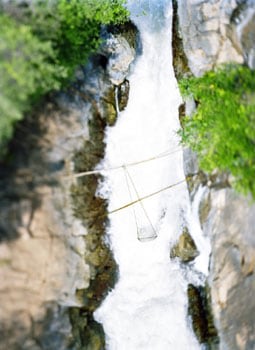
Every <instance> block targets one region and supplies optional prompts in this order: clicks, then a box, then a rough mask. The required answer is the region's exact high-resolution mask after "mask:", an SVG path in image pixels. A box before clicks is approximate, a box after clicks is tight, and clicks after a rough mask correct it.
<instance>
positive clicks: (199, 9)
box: [178, 0, 255, 76]
mask: <svg viewBox="0 0 255 350" xmlns="http://www.w3.org/2000/svg"><path fill="white" fill-rule="evenodd" d="M178 15H179V32H180V35H181V37H182V40H183V48H184V52H185V54H186V57H187V60H188V65H189V68H190V70H191V71H192V73H193V74H194V75H197V76H198V75H202V74H203V73H204V72H205V71H207V70H210V69H212V68H214V67H215V66H216V65H219V64H221V63H225V62H230V61H231V62H238V63H243V62H247V63H248V64H249V66H250V67H251V68H255V65H254V64H255V62H254V53H255V51H254V50H255V43H254V39H253V38H254V15H255V6H254V2H253V1H238V0H231V1H230V0H226V1H222V0H212V1H204V0H183V1H180V0H179V1H178Z"/></svg>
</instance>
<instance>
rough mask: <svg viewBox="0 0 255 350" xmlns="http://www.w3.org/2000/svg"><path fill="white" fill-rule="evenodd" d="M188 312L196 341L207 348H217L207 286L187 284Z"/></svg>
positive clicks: (213, 349) (209, 349)
mask: <svg viewBox="0 0 255 350" xmlns="http://www.w3.org/2000/svg"><path fill="white" fill-rule="evenodd" d="M187 294H188V314H189V316H190V317H191V319H192V326H193V330H194V333H195V334H196V337H197V339H198V341H199V342H200V343H201V344H205V345H206V349H208V350H217V349H218V348H219V346H218V344H219V338H218V334H217V330H216V328H215V326H214V321H213V316H212V311H211V300H210V290H209V288H208V286H207V285H206V286H205V287H203V286H199V287H196V286H194V285H193V284H189V285H188V290H187Z"/></svg>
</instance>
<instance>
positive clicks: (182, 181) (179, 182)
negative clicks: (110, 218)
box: [108, 179, 186, 215]
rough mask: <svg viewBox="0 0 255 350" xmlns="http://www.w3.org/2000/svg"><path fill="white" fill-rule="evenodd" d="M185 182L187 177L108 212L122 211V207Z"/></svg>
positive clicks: (124, 207) (109, 213)
mask: <svg viewBox="0 0 255 350" xmlns="http://www.w3.org/2000/svg"><path fill="white" fill-rule="evenodd" d="M184 182H186V179H184V180H181V181H178V182H176V183H174V184H172V185H169V186H167V187H164V188H162V189H161V190H158V191H156V192H153V193H150V194H147V195H146V196H144V197H141V198H139V199H137V200H135V201H133V202H130V203H128V204H125V205H123V206H122V207H120V208H117V209H114V210H111V211H109V212H108V215H111V214H114V213H117V212H118V211H120V210H122V209H126V208H128V207H130V206H131V205H134V204H136V203H138V202H140V201H143V200H145V199H148V198H150V197H153V196H155V195H157V194H159V193H161V192H163V191H166V190H169V189H170V188H172V187H175V186H178V185H180V184H182V183H184Z"/></svg>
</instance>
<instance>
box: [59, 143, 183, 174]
mask: <svg viewBox="0 0 255 350" xmlns="http://www.w3.org/2000/svg"><path fill="white" fill-rule="evenodd" d="M180 151H182V148H179V149H176V150H175V151H172V152H163V153H160V154H158V155H157V156H154V157H151V158H147V159H144V160H140V161H137V162H131V163H127V164H125V166H126V167H128V166H135V165H138V164H143V163H147V162H150V161H152V160H156V159H159V158H164V157H168V156H169V155H171V154H174V153H177V152H180ZM121 168H123V165H118V166H116V167H112V168H107V169H106V168H101V169H95V170H88V171H84V172H80V173H76V174H73V175H66V176H64V177H65V178H79V177H83V176H89V175H94V174H100V173H102V172H104V171H113V170H119V169H121Z"/></svg>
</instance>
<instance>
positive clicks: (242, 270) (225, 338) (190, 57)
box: [178, 0, 255, 350]
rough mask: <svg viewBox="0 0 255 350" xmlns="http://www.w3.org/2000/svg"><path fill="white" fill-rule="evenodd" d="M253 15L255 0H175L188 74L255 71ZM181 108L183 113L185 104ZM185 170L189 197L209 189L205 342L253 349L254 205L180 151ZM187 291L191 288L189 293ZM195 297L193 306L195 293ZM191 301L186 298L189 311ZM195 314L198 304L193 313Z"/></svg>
mask: <svg viewBox="0 0 255 350" xmlns="http://www.w3.org/2000/svg"><path fill="white" fill-rule="evenodd" d="M254 14H255V3H254V1H249V0H248V1H242V0H240V1H238V0H233V1H232V0H231V1H228V0H226V1H218V0H212V1H203V0H194V1H193V0H184V1H178V15H179V18H178V21H179V24H180V26H179V31H178V35H179V37H180V38H182V40H183V41H182V43H181V45H182V46H181V45H180V44H179V45H178V48H179V49H180V48H181V47H182V48H183V50H184V51H183V53H185V54H186V60H187V62H188V69H189V70H190V72H191V73H192V74H194V75H196V76H199V75H202V74H203V73H204V72H205V71H207V70H210V69H212V68H214V67H216V66H217V65H219V64H221V63H224V62H229V61H234V62H239V63H245V64H247V65H248V66H249V67H250V68H252V69H254V68H255V65H254V48H255V40H254V38H255V27H254V23H255V21H254ZM188 69H186V68H185V70H184V71H183V72H182V73H181V72H179V77H180V76H182V75H185V74H187V72H188V74H190V72H189V71H188ZM180 73H181V74H180ZM190 102H192V101H188V105H186V113H188V114H190V112H191V113H192V109H193V108H194V106H193V108H191V107H192V106H191V105H190ZM180 112H181V113H182V114H183V113H185V112H184V107H182V108H181V111H180ZM184 170H185V174H186V177H187V183H188V187H189V191H190V197H191V200H193V199H194V196H195V194H196V191H197V189H198V188H199V186H201V185H202V186H206V187H207V188H206V190H205V191H204V196H203V198H202V200H201V203H200V208H199V216H200V222H201V226H202V228H203V232H204V235H205V236H207V237H210V240H211V248H212V253H211V260H210V272H209V277H208V287H209V289H207V291H206V292H207V299H208V298H209V299H210V298H211V308H212V313H213V318H214V323H215V326H216V329H217V331H218V336H219V344H217V342H216V343H214V344H213V347H212V346H211V345H210V344H208V345H207V346H208V348H213V349H220V350H237V349H238V350H253V349H254V348H255V338H254V334H255V330H254V324H255V316H254V315H255V312H254V311H255V310H254V307H255V306H254V305H255V303H254V295H255V263H254V256H255V241H254V237H255V225H254V217H255V205H254V204H253V202H252V201H251V199H249V198H244V197H243V196H241V195H238V194H236V192H235V191H234V190H233V189H232V188H231V186H230V181H229V178H228V176H227V175H226V174H218V173H217V171H215V172H214V173H213V174H211V175H208V174H205V173H203V172H201V171H200V170H199V167H198V163H197V160H196V155H195V154H194V153H192V152H191V151H190V150H185V152H184ZM191 291H193V287H192V288H190V289H189V293H191ZM208 293H209V294H210V295H209V294H208ZM194 295H195V298H193V300H194V303H195V304H196V302H195V299H197V300H198V301H199V293H198V291H195V293H193V296H194ZM194 303H193V301H192V300H190V301H189V310H191V306H192V304H194ZM190 312H191V311H190ZM199 313H200V311H199V308H198V309H197V311H196V310H195V312H194V315H195V317H197V315H199ZM199 317H200V316H199ZM199 317H198V318H199ZM199 332H200V335H199ZM199 332H198V333H197V331H196V333H197V335H198V338H199V337H201V334H203V332H204V331H203V329H202V331H199ZM201 332H202V333H201ZM201 342H202V341H201Z"/></svg>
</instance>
